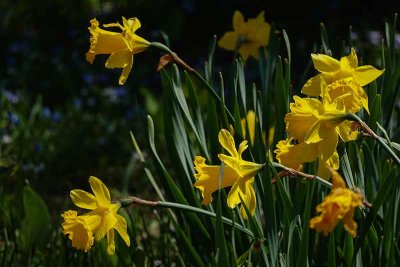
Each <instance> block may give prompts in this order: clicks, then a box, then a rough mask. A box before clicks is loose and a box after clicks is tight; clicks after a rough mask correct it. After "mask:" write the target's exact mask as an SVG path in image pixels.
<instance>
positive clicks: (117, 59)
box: [106, 49, 132, 69]
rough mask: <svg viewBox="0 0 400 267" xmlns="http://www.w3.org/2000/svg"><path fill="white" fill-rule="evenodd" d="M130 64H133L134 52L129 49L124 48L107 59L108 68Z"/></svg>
mask: <svg viewBox="0 0 400 267" xmlns="http://www.w3.org/2000/svg"><path fill="white" fill-rule="evenodd" d="M129 64H132V53H131V52H130V51H129V49H123V50H119V51H116V52H114V53H112V54H111V55H110V57H109V58H108V60H107V61H106V68H109V69H115V68H124V67H126V66H128V65H129Z"/></svg>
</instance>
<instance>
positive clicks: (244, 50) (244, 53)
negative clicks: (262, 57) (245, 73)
mask: <svg viewBox="0 0 400 267" xmlns="http://www.w3.org/2000/svg"><path fill="white" fill-rule="evenodd" d="M256 50H257V51H255V49H254V46H252V45H249V44H247V43H244V44H242V45H241V46H240V48H239V54H240V56H241V57H242V59H243V62H244V63H246V61H247V59H248V58H249V56H250V55H252V54H254V53H257V55H258V49H256ZM257 58H258V56H257Z"/></svg>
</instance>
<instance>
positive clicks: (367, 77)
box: [353, 65, 383, 86]
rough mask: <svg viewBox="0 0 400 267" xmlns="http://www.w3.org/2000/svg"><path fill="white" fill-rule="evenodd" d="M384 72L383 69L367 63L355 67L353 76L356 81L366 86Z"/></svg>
mask: <svg viewBox="0 0 400 267" xmlns="http://www.w3.org/2000/svg"><path fill="white" fill-rule="evenodd" d="M382 73H383V70H378V69H376V68H374V67H372V66H371V65H365V66H360V67H358V68H356V69H355V71H354V72H353V78H354V81H355V82H356V83H358V84H360V85H361V86H364V85H367V84H369V83H370V82H372V81H373V80H375V79H376V78H378V77H379V76H381V75H382Z"/></svg>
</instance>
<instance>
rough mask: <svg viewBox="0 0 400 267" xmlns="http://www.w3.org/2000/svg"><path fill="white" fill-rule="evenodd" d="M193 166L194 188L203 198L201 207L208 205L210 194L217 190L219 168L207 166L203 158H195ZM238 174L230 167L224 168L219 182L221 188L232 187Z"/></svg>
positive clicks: (210, 199) (210, 198)
mask: <svg viewBox="0 0 400 267" xmlns="http://www.w3.org/2000/svg"><path fill="white" fill-rule="evenodd" d="M194 165H195V169H196V171H197V173H196V174H195V175H194V176H195V178H196V180H197V181H196V182H195V183H194V186H195V187H197V188H199V189H200V191H201V193H202V196H203V201H202V204H203V205H208V204H210V203H211V201H212V196H211V194H212V193H214V192H215V191H217V190H218V184H219V181H218V177H219V174H220V171H221V166H219V165H218V166H213V165H207V164H206V163H205V158H203V157H200V156H196V158H195V160H194ZM238 177H239V174H238V173H237V172H236V171H234V170H233V169H232V168H231V167H229V166H225V167H224V173H223V176H222V181H221V188H225V187H228V186H232V185H233V184H234V183H235V182H236V180H237V179H238Z"/></svg>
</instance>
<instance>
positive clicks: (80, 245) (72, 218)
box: [61, 210, 94, 252]
mask: <svg viewBox="0 0 400 267" xmlns="http://www.w3.org/2000/svg"><path fill="white" fill-rule="evenodd" d="M61 216H62V217H63V218H64V222H63V224H62V227H63V233H64V234H66V235H68V238H69V239H70V240H71V241H72V246H73V247H74V248H77V249H81V250H84V251H85V252H87V251H88V250H89V249H90V248H91V247H92V245H93V242H94V237H93V233H92V232H91V231H90V229H89V228H87V227H86V225H85V223H84V221H82V220H80V217H79V216H77V212H76V211H73V210H68V211H66V212H64V214H63V215H61Z"/></svg>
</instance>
